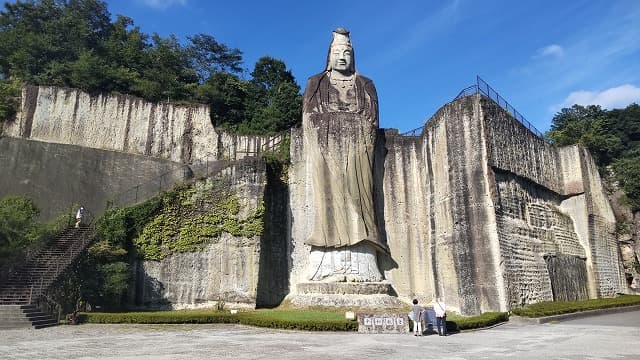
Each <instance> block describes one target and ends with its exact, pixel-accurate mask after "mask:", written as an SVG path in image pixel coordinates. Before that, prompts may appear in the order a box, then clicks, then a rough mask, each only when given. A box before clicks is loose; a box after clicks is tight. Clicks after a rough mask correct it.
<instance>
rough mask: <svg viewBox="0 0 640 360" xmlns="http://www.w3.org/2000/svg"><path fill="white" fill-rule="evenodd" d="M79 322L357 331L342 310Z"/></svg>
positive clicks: (95, 316) (108, 317)
mask: <svg viewBox="0 0 640 360" xmlns="http://www.w3.org/2000/svg"><path fill="white" fill-rule="evenodd" d="M79 319H80V322H83V323H97V324H242V325H251V326H259V327H268V328H274V329H289V330H309V331H356V330H357V329H358V323H357V322H356V321H353V320H346V319H345V318H344V314H343V313H332V312H304V311H273V310H258V311H248V312H238V313H237V314H231V313H230V312H229V311H215V310H175V311H153V312H151V311H150V312H127V313H94V312H89V313H81V314H80V317H79Z"/></svg>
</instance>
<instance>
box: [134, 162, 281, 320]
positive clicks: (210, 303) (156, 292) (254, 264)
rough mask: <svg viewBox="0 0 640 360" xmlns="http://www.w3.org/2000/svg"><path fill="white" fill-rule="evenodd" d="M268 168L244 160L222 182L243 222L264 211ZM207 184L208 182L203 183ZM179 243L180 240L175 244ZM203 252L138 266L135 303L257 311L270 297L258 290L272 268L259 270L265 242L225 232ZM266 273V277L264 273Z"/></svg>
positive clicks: (272, 275) (225, 175)
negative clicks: (237, 203)
mask: <svg viewBox="0 0 640 360" xmlns="http://www.w3.org/2000/svg"><path fill="white" fill-rule="evenodd" d="M263 166H264V164H261V163H260V162H255V161H254V162H251V161H250V162H247V161H244V162H242V163H240V164H238V165H234V166H230V167H229V168H228V169H226V170H225V171H223V172H222V173H221V175H220V176H221V177H228V178H230V179H229V181H228V183H229V184H231V189H232V193H233V194H234V195H235V196H237V197H238V199H240V201H241V204H240V205H241V211H240V213H239V214H238V216H239V217H241V218H244V217H247V216H250V215H251V214H253V213H254V212H255V211H256V209H257V207H258V206H262V195H263V193H264V182H265V172H264V167H263ZM205 181H206V180H205ZM176 241H179V239H176ZM209 241H210V243H209V245H207V247H206V248H205V249H204V250H203V251H198V252H189V253H177V254H173V255H170V256H169V257H167V258H165V259H163V260H160V261H140V262H138V263H137V264H136V266H135V267H134V272H135V274H134V279H135V284H134V286H132V287H131V290H132V294H131V297H132V299H131V302H132V303H134V304H136V305H145V306H170V307H172V308H176V309H179V308H194V307H214V306H216V304H218V302H222V303H224V304H225V305H227V306H229V305H231V306H242V307H255V305H256V302H259V301H262V302H263V303H270V302H273V300H271V299H268V298H267V299H260V300H259V299H258V294H259V293H260V294H261V296H263V297H264V296H268V295H265V294H269V292H266V291H259V290H258V289H259V287H264V286H269V285H270V283H273V281H272V280H271V281H270V279H271V278H272V277H276V276H278V274H277V273H271V270H270V269H265V268H264V267H261V266H260V261H261V245H262V244H263V243H262V242H261V239H260V237H259V236H255V237H250V238H245V237H237V236H232V235H231V234H228V233H222V235H221V236H220V237H218V238H212V239H210V240H209ZM261 272H266V274H261Z"/></svg>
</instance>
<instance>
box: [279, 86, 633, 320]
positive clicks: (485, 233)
mask: <svg viewBox="0 0 640 360" xmlns="http://www.w3.org/2000/svg"><path fill="white" fill-rule="evenodd" d="M299 139H300V135H299V134H297V133H294V134H293V139H292V149H291V151H292V166H291V172H290V190H291V200H290V201H291V210H292V220H293V223H292V245H293V250H292V256H291V258H292V264H291V275H290V286H291V289H292V292H294V291H295V284H297V283H299V282H303V281H305V280H304V274H303V269H305V259H306V254H307V253H308V251H309V249H308V248H307V247H305V246H304V245H303V243H302V242H303V241H304V237H305V235H306V234H308V231H309V229H310V226H311V224H309V223H308V222H309V219H310V218H311V217H310V216H308V214H309V213H311V212H313V211H314V208H315V206H316V205H315V204H313V203H312V201H311V191H312V189H310V186H309V184H311V182H310V181H309V179H308V177H309V174H308V173H306V172H305V170H304V169H305V167H304V161H305V158H304V154H305V149H304V148H303V146H302V143H301V142H300V141H299ZM383 143H384V149H383V150H380V151H378V153H379V155H381V156H384V163H383V169H382V170H381V172H382V176H376V179H377V180H376V181H377V185H376V188H377V189H378V190H377V192H376V195H377V196H376V201H377V204H376V206H377V208H378V209H379V217H378V218H379V219H384V220H383V222H382V223H383V224H381V226H382V227H383V228H384V233H385V234H386V239H387V244H388V246H389V249H390V255H389V256H387V255H380V257H381V259H380V262H381V264H383V266H382V267H383V268H384V269H385V277H386V279H387V281H389V282H390V283H391V284H392V285H393V287H394V289H395V290H396V291H397V293H398V295H399V297H400V298H402V299H404V300H407V301H408V300H409V299H411V298H414V297H417V298H419V299H421V301H430V300H431V299H433V298H434V297H436V296H441V297H444V298H445V299H446V302H447V305H448V306H450V307H451V308H453V309H456V310H458V311H460V312H461V313H463V314H477V313H480V312H484V311H506V310H508V309H509V308H511V307H512V306H517V305H522V304H528V303H535V302H540V301H549V300H554V299H558V300H563V299H584V298H588V297H590V298H594V297H603V296H613V295H615V293H616V292H624V291H625V284H624V282H623V279H622V272H621V268H620V258H619V256H618V248H617V244H616V236H615V233H614V230H615V219H614V217H613V213H612V211H611V208H610V206H609V203H608V202H607V201H606V196H605V194H604V192H603V188H602V184H601V183H600V178H599V176H598V172H597V169H596V167H595V165H594V163H593V160H592V159H591V157H590V156H589V154H588V152H586V151H585V150H584V149H581V148H579V147H575V146H574V147H568V148H561V149H558V148H555V147H552V146H549V145H548V144H546V143H544V142H543V141H542V140H541V139H539V138H538V137H536V136H535V135H533V134H532V133H531V132H530V131H529V130H527V129H526V128H525V127H524V126H522V125H521V124H520V123H519V122H517V121H516V120H515V119H513V118H512V117H511V116H510V115H509V114H508V113H506V112H505V111H504V110H502V109H501V108H500V107H499V106H497V105H496V104H495V103H493V102H492V101H490V100H488V99H486V98H484V97H481V96H480V95H473V96H469V97H466V98H462V99H459V100H456V101H454V102H452V103H449V104H447V105H445V106H444V107H443V108H441V109H440V110H439V111H438V112H437V113H436V114H435V115H434V116H433V117H432V118H431V119H430V120H429V121H428V123H427V125H426V126H425V128H424V132H423V134H422V135H421V136H417V137H404V136H400V135H397V133H394V132H391V131H387V132H386V133H385V134H384V135H383ZM385 153H386V155H385Z"/></svg>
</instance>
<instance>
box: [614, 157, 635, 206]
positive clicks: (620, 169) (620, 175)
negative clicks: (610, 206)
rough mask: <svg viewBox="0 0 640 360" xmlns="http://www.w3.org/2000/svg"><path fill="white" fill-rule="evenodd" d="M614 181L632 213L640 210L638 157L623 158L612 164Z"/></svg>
mask: <svg viewBox="0 0 640 360" xmlns="http://www.w3.org/2000/svg"><path fill="white" fill-rule="evenodd" d="M613 168H614V174H615V179H616V180H617V181H618V183H619V184H620V187H621V188H622V190H623V191H624V193H625V195H626V197H627V203H628V204H629V206H630V207H631V208H632V209H633V211H638V210H640V156H634V157H630V158H623V159H620V160H618V161H616V162H615V163H614V164H613Z"/></svg>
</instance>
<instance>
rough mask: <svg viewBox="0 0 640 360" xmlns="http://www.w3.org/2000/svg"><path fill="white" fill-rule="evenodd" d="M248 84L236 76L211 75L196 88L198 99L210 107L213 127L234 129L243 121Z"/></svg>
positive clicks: (220, 73) (219, 73) (224, 74)
mask: <svg viewBox="0 0 640 360" xmlns="http://www.w3.org/2000/svg"><path fill="white" fill-rule="evenodd" d="M248 87H249V84H248V82H246V81H244V80H242V79H240V78H239V77H237V76H236V75H233V74H228V73H223V72H218V73H213V74H212V75H211V76H210V77H209V78H208V79H207V80H206V81H205V82H204V84H202V85H201V86H200V87H199V88H198V99H200V100H201V101H204V102H206V103H208V104H210V106H211V111H210V114H211V121H212V122H213V124H214V125H215V126H225V127H227V128H234V127H235V126H237V125H238V124H240V123H241V122H242V121H243V120H244V119H245V113H246V102H247V97H248V90H247V88H248Z"/></svg>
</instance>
